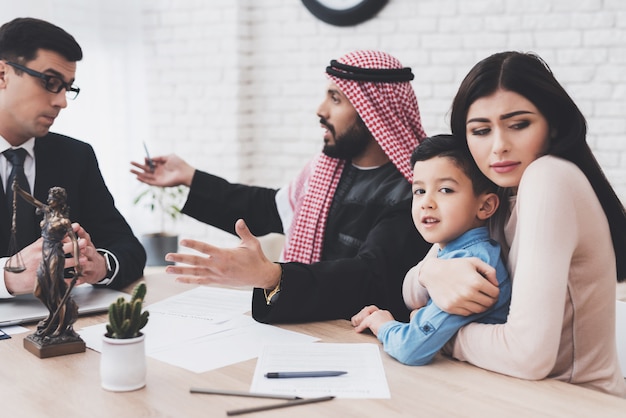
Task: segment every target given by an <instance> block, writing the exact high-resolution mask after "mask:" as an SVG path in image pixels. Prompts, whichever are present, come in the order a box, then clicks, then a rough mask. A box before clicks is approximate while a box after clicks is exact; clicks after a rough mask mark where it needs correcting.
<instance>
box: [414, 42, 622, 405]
mask: <svg viewBox="0 0 626 418" xmlns="http://www.w3.org/2000/svg"><path fill="white" fill-rule="evenodd" d="M451 126H452V133H453V134H454V135H456V136H457V137H458V138H463V139H465V141H466V143H467V146H468V147H469V150H470V152H471V153H472V156H473V157H474V159H475V160H476V163H477V164H478V166H479V168H480V169H481V171H482V172H483V173H484V174H485V175H486V176H487V177H488V178H489V179H491V180H492V181H493V182H494V183H496V184H497V185H498V186H500V187H501V193H502V195H501V202H508V205H509V208H508V210H504V211H502V212H501V213H503V216H502V217H501V218H500V219H496V220H494V222H493V224H492V225H491V228H492V234H493V236H494V237H496V238H498V240H499V241H500V242H501V244H502V247H503V250H504V253H505V254H506V250H507V249H508V250H509V252H508V260H507V265H508V268H509V271H510V273H511V277H512V281H513V287H512V299H511V307H510V312H509V316H508V318H507V322H506V323H505V324H496V325H492V324H478V323H472V324H469V325H467V326H465V327H464V328H462V329H461V330H460V331H459V333H458V334H457V337H456V339H455V340H453V341H452V342H450V343H449V344H448V345H447V347H446V350H447V351H448V352H449V353H450V354H452V356H453V357H455V358H457V359H459V360H463V361H468V362H470V363H472V364H475V365H476V366H479V367H482V368H485V369H488V370H493V371H495V372H499V373H503V374H507V375H511V376H516V377H519V378H523V379H543V378H554V379H558V380H563V381H566V382H570V383H574V384H578V385H581V386H585V387H588V388H591V389H595V390H599V391H603V392H606V393H610V394H614V395H619V396H626V385H625V384H624V378H623V376H622V374H621V371H620V367H619V363H618V358H617V351H616V348H615V297H616V296H615V288H616V286H615V284H616V279H618V278H625V277H626V257H624V254H626V214H625V212H624V206H623V205H622V204H621V203H620V201H619V199H618V198H617V196H616V194H615V192H614V191H613V189H612V188H611V186H610V184H609V183H608V181H607V179H606V177H605V176H604V174H603V173H602V170H601V168H600V166H599V165H598V163H597V161H596V159H595V158H594V156H593V154H592V152H591V150H590V148H589V146H588V145H587V143H586V139H585V137H586V123H585V119H584V117H583V115H582V114H581V112H580V110H579V109H578V107H577V106H576V104H575V103H574V102H573V101H572V99H571V98H570V97H569V95H568V94H567V93H566V92H565V90H564V89H563V87H562V86H561V85H560V84H559V83H558V82H557V81H556V79H555V78H554V76H553V74H552V72H551V71H550V69H549V68H548V66H547V65H546V64H545V62H544V61H542V60H541V59H540V58H539V57H537V56H535V55H532V54H524V53H518V52H503V53H498V54H494V55H492V56H490V57H488V58H486V59H484V60H483V61H481V62H479V63H478V64H476V66H474V68H473V69H472V70H471V71H470V72H469V74H468V75H467V76H466V77H465V79H464V80H463V82H462V84H461V86H460V88H459V91H458V93H457V95H456V97H455V99H454V102H453V105H452V115H451ZM485 277H486V278H487V280H485ZM451 282H453V283H454V284H451ZM493 283H496V281H495V277H494V272H493V268H491V267H489V266H488V265H486V264H485V263H482V262H481V261H480V260H477V259H469V260H468V259H455V260H437V259H427V260H425V261H424V262H423V263H422V265H421V270H420V272H419V275H415V276H411V277H407V279H406V282H405V290H406V289H407V288H409V289H412V292H411V293H412V297H410V298H408V300H407V302H408V304H411V301H414V303H417V302H415V301H419V300H422V299H423V292H425V291H426V290H425V289H424V287H425V288H426V289H427V290H428V292H429V294H430V297H431V298H432V299H433V300H434V302H435V303H436V304H437V305H438V306H439V307H440V308H442V309H443V310H445V311H447V312H449V313H455V314H463V315H467V314H469V313H476V312H482V311H483V310H484V309H486V307H488V306H490V305H491V304H492V303H493V301H495V297H496V296H497V294H498V289H497V287H496V286H495V285H494V284H493ZM421 286H424V287H421ZM420 292H421V293H422V294H421V295H420ZM405 293H406V292H405ZM412 307H413V308H417V307H419V306H412Z"/></svg>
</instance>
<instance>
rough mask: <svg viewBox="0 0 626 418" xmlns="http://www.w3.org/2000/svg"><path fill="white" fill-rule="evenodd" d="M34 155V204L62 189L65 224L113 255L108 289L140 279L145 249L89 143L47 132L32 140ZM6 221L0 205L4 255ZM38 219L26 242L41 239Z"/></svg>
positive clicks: (5, 252) (5, 253)
mask: <svg viewBox="0 0 626 418" xmlns="http://www.w3.org/2000/svg"><path fill="white" fill-rule="evenodd" d="M34 151H35V164H36V166H35V167H36V168H35V169H36V175H35V190H34V193H33V195H34V196H35V198H36V199H37V200H39V201H41V202H43V203H47V200H48V190H49V189H50V188H51V187H54V186H58V187H63V188H64V189H65V191H66V192H67V203H68V205H69V207H70V220H71V221H72V222H78V223H80V225H81V226H82V227H83V228H84V229H85V230H86V231H87V232H88V233H89V235H90V236H91V240H92V242H93V244H94V245H95V247H96V248H104V249H107V250H109V251H110V252H112V253H113V254H115V256H116V257H117V260H118V262H119V272H118V274H117V276H116V278H115V280H114V281H113V282H112V283H111V285H110V286H111V287H114V288H122V287H124V286H126V285H128V284H129V283H132V282H133V281H135V280H137V279H138V278H139V277H141V276H143V268H144V266H145V263H146V253H145V250H144V249H143V246H142V245H141V243H140V242H139V240H137V238H136V237H135V236H134V235H133V232H132V230H131V228H130V226H129V225H128V223H127V222H126V220H125V219H124V217H123V216H122V215H121V214H120V212H119V211H118V210H117V208H116V207H115V204H114V201H113V196H111V193H110V192H109V189H108V188H107V187H106V184H105V183H104V179H103V178H102V174H101V172H100V168H99V166H98V160H97V159H96V155H95V153H94V151H93V148H92V147H91V145H89V144H87V143H85V142H82V141H78V140H76V139H73V138H69V137H66V136H63V135H59V134H54V133H49V134H47V135H46V136H44V137H42V138H36V139H35V148H34ZM5 199H6V198H4V199H3V200H5ZM33 210H34V208H33ZM10 218H11V216H10V214H9V210H8V208H7V205H5V204H0V219H1V220H2V224H1V225H0V250H1V254H2V256H4V257H6V256H9V255H10V254H8V243H9V238H10V231H11V222H10ZM41 219H42V216H41V215H38V216H37V217H36V220H35V222H36V223H37V225H36V228H35V234H34V235H33V236H32V239H31V240H29V241H30V242H34V241H35V240H36V239H37V238H39V236H40V234H39V232H40V231H41V228H40V227H39V222H41Z"/></svg>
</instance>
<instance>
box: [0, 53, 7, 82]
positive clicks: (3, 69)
mask: <svg viewBox="0 0 626 418" xmlns="http://www.w3.org/2000/svg"><path fill="white" fill-rule="evenodd" d="M7 67H8V66H7V64H6V62H5V61H2V60H0V89H3V88H4V87H5V86H6V74H7Z"/></svg>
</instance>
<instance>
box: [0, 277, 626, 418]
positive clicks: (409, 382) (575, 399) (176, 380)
mask: <svg viewBox="0 0 626 418" xmlns="http://www.w3.org/2000/svg"><path fill="white" fill-rule="evenodd" d="M145 280H146V282H147V284H148V295H147V303H153V302H156V301H158V300H161V299H163V298H165V297H167V296H170V295H172V294H175V293H177V292H182V291H185V290H188V289H190V286H189V285H184V284H179V283H175V282H174V281H173V278H172V277H171V276H168V275H166V274H164V273H160V272H158V271H157V272H154V271H153V272H148V273H147V275H146V277H145ZM105 321H106V318H105V316H104V315H95V316H90V317H83V318H80V319H79V320H78V322H77V325H76V329H78V330H80V328H81V327H83V326H88V325H93V324H97V323H101V322H105ZM283 327H284V328H286V329H290V330H293V331H299V332H303V333H307V334H310V335H313V336H316V337H318V338H321V340H322V342H354V343H363V342H367V343H378V342H377V340H376V338H375V337H373V336H372V335H362V334H357V333H355V332H354V331H353V329H352V327H351V326H350V324H349V322H348V321H343V320H339V321H329V322H318V323H311V324H301V325H286V326H283ZM30 328H31V329H32V328H34V327H33V326H31V327H30ZM26 335H27V334H19V335H14V336H13V338H12V339H10V340H4V341H0V396H1V397H2V404H1V409H0V416H2V417H220V416H226V411H227V410H229V409H236V408H245V407H252V406H258V405H263V404H267V403H274V402H276V401H275V400H266V399H253V398H241V397H230V396H219V395H199V394H190V393H189V388H190V387H192V386H194V387H209V388H220V389H229V390H243V391H248V390H249V389H250V384H251V382H252V376H253V373H254V369H255V365H256V359H253V360H249V361H245V362H242V363H238V364H235V365H232V366H228V367H224V368H221V369H218V370H214V371H210V372H206V373H200V374H197V373H193V372H190V371H187V370H185V369H181V368H178V367H175V366H171V365H169V364H167V363H163V362H160V361H157V360H154V359H152V358H149V357H148V359H147V363H148V376H147V385H146V387H145V388H143V389H141V390H138V391H134V392H126V393H113V392H107V391H105V390H104V389H102V388H101V387H100V377H99V362H100V354H99V353H97V352H95V351H92V350H90V349H87V352H85V353H80V354H72V355H67V356H61V357H54V358H48V359H39V358H37V357H35V356H34V355H32V354H31V353H29V352H28V351H26V350H25V349H24V348H23V346H22V344H23V341H22V340H23V338H24V337H25V336H26ZM382 358H383V364H384V367H385V373H386V375H387V381H388V383H389V388H390V391H391V399H334V400H332V401H330V402H323V403H318V404H311V405H303V406H296V407H291V408H285V409H277V410H272V411H266V412H257V413H254V414H249V415H244V416H250V417H294V416H298V417H299V418H306V417H380V418H387V417H396V416H414V417H416V416H420V417H454V416H462V417H493V416H498V417H512V416H515V417H519V416H524V417H541V416H551V417H618V416H619V417H624V416H626V400H624V399H620V398H617V397H614V396H609V395H605V394H602V393H598V392H595V391H592V390H588V389H583V388H581V387H578V386H575V385H570V384H567V383H562V382H558V381H554V380H544V381H538V382H536V381H525V380H520V379H515V378H512V377H508V376H503V375H499V374H496V373H491V372H488V371H485V370H482V369H479V368H477V367H474V366H471V365H469V364H466V363H461V362H457V361H454V360H451V359H448V358H445V357H442V356H439V357H437V358H436V360H435V361H434V363H433V364H431V365H428V366H423V367H410V366H404V365H402V364H400V363H398V362H397V361H395V360H393V359H392V358H391V357H389V356H388V355H386V354H385V353H384V352H383V353H382Z"/></svg>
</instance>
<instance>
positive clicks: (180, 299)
mask: <svg viewBox="0 0 626 418" xmlns="http://www.w3.org/2000/svg"><path fill="white" fill-rule="evenodd" d="M251 306H252V290H235V289H224V288H221V287H211V286H198V287H196V288H193V289H191V290H188V291H186V292H183V293H180V294H178V295H174V296H171V297H169V298H167V299H164V300H162V301H160V302H156V303H153V304H151V305H149V306H148V307H147V310H149V311H150V314H151V315H152V313H153V312H154V313H162V314H164V315H172V316H180V317H184V318H197V319H204V320H206V321H211V322H212V323H219V322H224V321H226V320H228V319H230V318H232V317H234V316H235V315H239V314H244V313H246V312H248V311H249V310H250V308H251Z"/></svg>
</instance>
